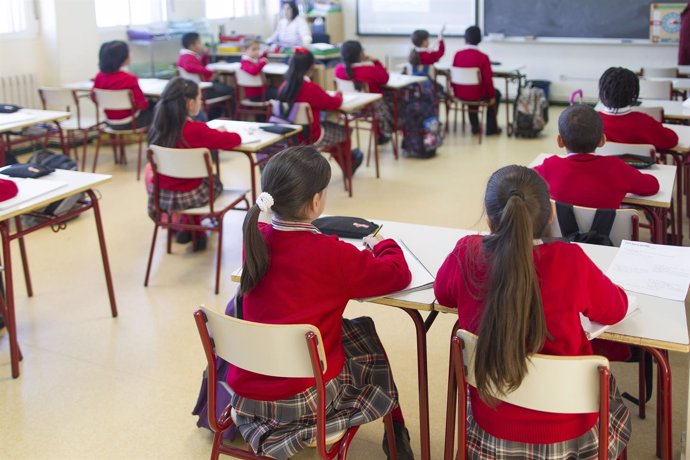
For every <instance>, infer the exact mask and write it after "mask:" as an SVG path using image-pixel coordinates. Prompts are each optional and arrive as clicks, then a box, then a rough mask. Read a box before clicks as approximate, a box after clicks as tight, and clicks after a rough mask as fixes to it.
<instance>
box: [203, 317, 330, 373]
mask: <svg viewBox="0 0 690 460" xmlns="http://www.w3.org/2000/svg"><path fill="white" fill-rule="evenodd" d="M201 311H203V313H204V314H205V315H206V327H207V329H208V334H209V336H210V337H211V339H213V346H214V349H215V354H216V355H217V356H219V357H221V358H222V359H223V360H225V361H227V362H228V363H230V364H232V365H234V366H237V367H239V368H242V369H244V370H247V371H250V372H255V373H257V374H262V375H269V376H273V377H294V378H309V377H312V378H313V377H314V368H313V366H312V361H311V357H310V353H309V349H308V347H307V342H306V336H307V334H309V333H312V334H314V335H315V336H316V339H317V342H318V346H317V349H318V354H319V359H320V360H321V365H322V367H323V372H325V371H326V352H325V350H324V348H323V340H322V338H321V333H320V332H319V329H318V328H316V327H315V326H312V325H310V324H263V323H254V322H251V321H245V320H241V319H237V318H233V317H231V316H227V315H223V314H220V313H217V312H215V311H213V310H211V309H208V308H206V307H203V306H202V307H201Z"/></svg>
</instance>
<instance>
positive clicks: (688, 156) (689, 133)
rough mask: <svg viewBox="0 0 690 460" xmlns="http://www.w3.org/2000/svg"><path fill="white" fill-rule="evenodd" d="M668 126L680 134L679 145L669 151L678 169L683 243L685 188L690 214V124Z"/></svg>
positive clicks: (679, 231) (677, 196) (689, 214)
mask: <svg viewBox="0 0 690 460" xmlns="http://www.w3.org/2000/svg"><path fill="white" fill-rule="evenodd" d="M664 126H665V127H666V128H669V129H672V130H673V131H675V133H676V134H677V135H678V145H676V146H675V147H674V148H672V149H671V150H668V151H666V152H664V153H668V154H669V155H671V156H672V157H673V161H674V162H675V164H676V167H677V168H678V170H677V171H676V206H677V207H678V209H677V210H676V211H677V213H676V220H677V222H678V224H679V225H678V244H679V245H681V246H682V245H683V190H685V193H686V194H688V198H687V202H686V205H687V209H686V214H687V215H688V216H690V170H689V169H688V165H690V126H687V125H675V124H664Z"/></svg>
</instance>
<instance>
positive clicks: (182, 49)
mask: <svg viewBox="0 0 690 460" xmlns="http://www.w3.org/2000/svg"><path fill="white" fill-rule="evenodd" d="M180 54H191V55H192V56H196V57H199V55H198V54H196V53H195V52H194V51H192V50H188V49H187V48H181V49H180Z"/></svg>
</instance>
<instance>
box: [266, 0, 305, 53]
mask: <svg viewBox="0 0 690 460" xmlns="http://www.w3.org/2000/svg"><path fill="white" fill-rule="evenodd" d="M281 13H282V17H281V18H280V19H279V20H278V25H277V26H276V30H275V31H274V32H273V34H271V36H270V37H268V40H266V41H267V42H268V43H271V44H274V45H277V46H279V47H281V48H292V47H295V46H304V45H309V44H310V43H311V29H310V28H309V24H307V21H306V20H305V19H304V17H302V16H300V15H299V9H297V4H296V3H295V2H294V1H287V2H283V7H282V9H281Z"/></svg>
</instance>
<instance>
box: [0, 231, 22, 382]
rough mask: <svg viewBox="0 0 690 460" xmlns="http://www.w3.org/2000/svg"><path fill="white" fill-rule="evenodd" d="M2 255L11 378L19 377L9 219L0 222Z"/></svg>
mask: <svg viewBox="0 0 690 460" xmlns="http://www.w3.org/2000/svg"><path fill="white" fill-rule="evenodd" d="M0 238H2V257H3V262H4V264H5V313H6V318H5V323H6V326H7V333H8V335H9V339H10V363H11V367H12V378H15V379H16V378H17V377H19V359H20V357H19V343H18V341H17V320H16V317H15V314H14V286H13V284H12V255H11V253H10V228H9V221H7V220H4V221H2V222H0Z"/></svg>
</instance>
